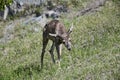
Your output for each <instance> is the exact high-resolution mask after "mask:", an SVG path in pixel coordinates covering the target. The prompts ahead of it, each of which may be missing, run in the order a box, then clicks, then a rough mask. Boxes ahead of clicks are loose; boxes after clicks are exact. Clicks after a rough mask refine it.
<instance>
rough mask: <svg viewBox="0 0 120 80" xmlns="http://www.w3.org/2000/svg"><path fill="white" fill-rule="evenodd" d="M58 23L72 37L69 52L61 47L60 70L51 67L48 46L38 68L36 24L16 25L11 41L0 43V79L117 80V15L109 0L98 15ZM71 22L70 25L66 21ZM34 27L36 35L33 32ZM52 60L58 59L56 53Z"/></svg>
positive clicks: (119, 69) (119, 62) (39, 34)
mask: <svg viewBox="0 0 120 80" xmlns="http://www.w3.org/2000/svg"><path fill="white" fill-rule="evenodd" d="M61 21H62V22H63V23H64V24H65V25H66V27H67V28H68V27H69V26H70V24H71V23H72V22H73V23H74V26H75V27H74V30H73V33H72V34H71V38H72V44H73V45H72V51H71V52H69V51H67V49H65V47H63V51H62V56H61V69H59V67H58V65H57V64H53V63H52V60H51V57H50V54H49V52H48V50H49V48H50V43H49V45H48V46H47V49H46V54H45V57H44V68H43V70H41V69H40V53H41V49H42V29H41V28H40V27H39V26H37V25H36V24H30V25H21V24H19V23H18V24H17V25H16V27H15V31H14V39H12V40H10V41H9V42H7V43H4V44H0V50H1V51H0V80H119V79H120V12H119V7H118V6H117V5H116V4H115V3H113V2H112V1H108V2H107V3H106V5H105V6H104V7H102V8H101V10H100V11H99V12H96V13H91V14H88V15H84V16H81V17H78V18H73V19H72V20H71V19H69V18H67V16H66V17H64V18H62V19H61ZM69 21H70V22H69ZM33 27H37V28H38V29H39V32H34V30H33ZM54 53H55V58H56V59H57V55H56V52H54Z"/></svg>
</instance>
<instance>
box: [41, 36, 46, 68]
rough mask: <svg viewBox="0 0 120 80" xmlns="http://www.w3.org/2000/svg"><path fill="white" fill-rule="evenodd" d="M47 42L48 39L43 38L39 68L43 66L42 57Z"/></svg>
mask: <svg viewBox="0 0 120 80" xmlns="http://www.w3.org/2000/svg"><path fill="white" fill-rule="evenodd" d="M47 43H48V39H45V38H43V48H42V53H41V68H43V58H44V53H45V49H46V46H47Z"/></svg>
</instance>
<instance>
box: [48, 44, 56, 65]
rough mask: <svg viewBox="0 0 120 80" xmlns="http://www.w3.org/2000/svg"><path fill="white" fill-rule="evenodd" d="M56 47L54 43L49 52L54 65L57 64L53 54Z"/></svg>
mask: <svg viewBox="0 0 120 80" xmlns="http://www.w3.org/2000/svg"><path fill="white" fill-rule="evenodd" d="M54 47H55V42H53V43H52V46H51V48H50V50H49V52H50V55H51V58H52V61H53V63H55V59H54V54H53V51H54Z"/></svg>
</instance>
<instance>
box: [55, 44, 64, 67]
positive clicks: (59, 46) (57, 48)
mask: <svg viewBox="0 0 120 80" xmlns="http://www.w3.org/2000/svg"><path fill="white" fill-rule="evenodd" d="M55 46H56V50H57V54H58V64H59V67H60V56H61V49H62V44H56V45H55Z"/></svg>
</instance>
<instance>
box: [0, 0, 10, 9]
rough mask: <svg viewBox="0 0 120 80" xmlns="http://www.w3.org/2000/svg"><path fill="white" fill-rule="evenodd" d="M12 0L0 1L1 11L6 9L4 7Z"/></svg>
mask: <svg viewBox="0 0 120 80" xmlns="http://www.w3.org/2000/svg"><path fill="white" fill-rule="evenodd" d="M11 2H12V0H0V10H3V9H4V5H9V4H10V3H11Z"/></svg>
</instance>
